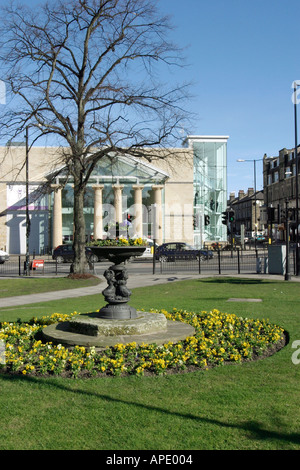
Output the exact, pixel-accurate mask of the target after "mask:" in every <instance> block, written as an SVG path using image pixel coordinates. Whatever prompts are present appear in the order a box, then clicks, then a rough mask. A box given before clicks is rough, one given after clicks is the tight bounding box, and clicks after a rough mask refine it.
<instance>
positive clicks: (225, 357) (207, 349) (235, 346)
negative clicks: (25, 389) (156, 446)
mask: <svg viewBox="0 0 300 470" xmlns="http://www.w3.org/2000/svg"><path fill="white" fill-rule="evenodd" d="M153 313H163V314H164V315H165V316H166V317H167V319H168V320H173V321H183V322H187V323H189V324H191V325H193V326H194V328H195V330H196V334H195V335H194V336H191V337H188V338H186V339H185V340H184V341H180V342H178V343H172V342H169V343H166V344H164V345H162V346H157V345H155V344H149V345H147V344H144V345H141V346H138V345H137V344H136V343H129V344H116V345H115V346H114V347H111V348H108V349H106V350H105V351H102V352H96V350H95V348H84V347H80V346H75V347H74V348H73V349H68V348H65V347H64V346H62V345H54V344H52V343H43V342H42V341H41V340H40V339H39V338H40V336H41V335H40V333H41V330H42V329H43V328H44V327H45V326H47V325H49V324H51V323H56V322H58V321H68V320H70V318H71V317H72V316H74V315H78V312H74V313H72V314H70V315H60V314H53V315H51V316H49V317H42V318H41V319H40V320H37V319H36V318H34V319H32V320H31V321H30V322H28V323H26V324H22V323H7V322H4V323H2V324H0V340H2V341H4V343H5V345H6V351H5V352H6V360H5V364H2V366H1V364H0V371H1V370H2V371H3V372H6V373H19V374H23V375H45V374H53V375H65V376H72V377H78V376H89V377H93V376H98V375H103V376H107V375H111V376H116V375H128V374H134V375H138V376H142V375H144V374H163V373H167V372H173V373H174V372H179V371H182V370H195V369H203V370H204V369H208V368H209V367H213V366H218V365H222V364H225V363H240V362H242V361H245V360H253V359H254V358H256V357H257V356H263V355H265V354H267V353H268V352H269V351H270V350H273V351H274V350H275V349H276V347H277V348H279V347H282V344H283V341H284V330H283V329H282V328H280V327H278V326H276V325H272V324H270V323H269V322H268V321H266V320H253V319H248V318H241V317H238V316H236V315H231V314H226V313H221V312H219V311H218V310H213V311H211V312H200V313H194V312H186V311H183V310H177V309H176V308H174V309H173V311H172V312H167V311H165V310H160V311H158V310H155V311H153ZM274 348H275V349H274Z"/></svg>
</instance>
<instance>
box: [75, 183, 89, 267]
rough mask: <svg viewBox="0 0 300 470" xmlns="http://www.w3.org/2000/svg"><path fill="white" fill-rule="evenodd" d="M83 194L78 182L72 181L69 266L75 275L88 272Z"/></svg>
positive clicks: (82, 188) (83, 189) (82, 187)
mask: <svg viewBox="0 0 300 470" xmlns="http://www.w3.org/2000/svg"><path fill="white" fill-rule="evenodd" d="M84 193H85V187H84V186H83V185H81V184H80V182H79V181H74V215H73V220H74V241H73V248H74V252H75V258H74V261H73V264H72V266H71V272H73V273H76V274H83V273H85V272H87V271H88V263H87V259H86V255H85V245H86V239H85V219H84V211H83V209H84Z"/></svg>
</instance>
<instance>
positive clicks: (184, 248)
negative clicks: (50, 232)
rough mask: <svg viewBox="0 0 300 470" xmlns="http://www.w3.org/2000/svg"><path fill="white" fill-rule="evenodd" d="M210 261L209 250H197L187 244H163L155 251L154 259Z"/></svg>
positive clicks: (210, 253)
mask: <svg viewBox="0 0 300 470" xmlns="http://www.w3.org/2000/svg"><path fill="white" fill-rule="evenodd" d="M199 256H200V259H211V258H213V256H214V255H213V252H212V251H211V250H197V248H194V247H193V246H191V245H188V244H187V243H163V244H162V245H160V246H159V247H158V248H157V249H156V254H155V258H156V259H157V260H159V261H163V262H164V261H175V259H178V260H188V259H189V260H191V259H199Z"/></svg>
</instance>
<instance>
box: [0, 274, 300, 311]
mask: <svg viewBox="0 0 300 470" xmlns="http://www.w3.org/2000/svg"><path fill="white" fill-rule="evenodd" d="M207 277H221V278H224V277H236V278H248V279H261V280H262V279H269V280H274V281H275V280H279V281H283V280H284V276H282V275H276V274H271V275H268V274H230V273H228V274H227V275H224V274H221V275H219V276H216V275H212V274H210V275H209V274H206V275H205V274H203V275H201V274H190V273H188V274H175V275H170V274H159V275H155V274H142V275H141V274H130V276H129V279H128V287H129V289H135V288H137V287H147V286H155V285H157V284H169V283H171V282H176V281H184V280H191V279H204V278H207ZM99 278H100V279H102V278H103V276H99ZM103 281H104V280H103ZM0 282H1V281H0ZM287 282H300V279H299V277H295V276H292V277H291V281H287ZM105 285H106V284H105V283H104V284H98V285H97V286H91V287H84V288H80V287H79V288H77V289H68V290H62V291H56V292H43V293H40V294H30V295H20V296H16V297H5V298H1V299H0V308H3V307H14V306H18V305H28V304H34V303H41V302H48V301H53V300H54V299H55V300H60V299H68V298H71V299H74V298H77V297H83V296H87V295H97V294H99V295H102V294H101V292H102V290H103V288H104V286H105Z"/></svg>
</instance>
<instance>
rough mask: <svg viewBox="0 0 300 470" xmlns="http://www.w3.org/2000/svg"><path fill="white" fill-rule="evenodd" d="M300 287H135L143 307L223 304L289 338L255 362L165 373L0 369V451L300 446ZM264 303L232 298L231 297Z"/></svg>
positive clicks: (78, 302) (88, 303)
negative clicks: (298, 348)
mask: <svg viewBox="0 0 300 470" xmlns="http://www.w3.org/2000/svg"><path fill="white" fill-rule="evenodd" d="M299 292H300V284H299V283H297V282H280V281H274V282H272V281H260V280H248V279H237V278H234V279H233V278H232V279H231V278H209V279H201V280H193V281H183V282H173V283H169V284H165V285H157V286H153V287H150V288H139V289H134V290H133V295H132V300H131V302H130V303H131V305H132V306H135V307H138V308H145V309H149V308H158V309H160V308H166V309H172V308H173V307H177V308H185V309H186V310H193V311H202V310H211V309H213V308H216V309H219V310H220V311H222V312H228V313H234V314H236V315H239V316H242V317H248V318H250V317H251V318H260V319H263V318H266V319H268V320H269V321H270V322H272V323H276V324H278V325H280V326H282V327H283V328H285V329H286V330H287V332H288V334H289V344H288V345H287V346H286V347H285V348H284V349H282V350H281V351H280V352H278V353H276V354H275V355H273V356H271V357H269V358H267V359H262V360H259V361H255V362H249V363H244V364H237V365H230V366H223V367H219V368H215V369H211V370H208V371H199V372H193V373H182V374H178V375H166V376H157V377H144V378H137V377H126V378H120V377H115V378H104V379H98V378H97V379H88V380H82V379H63V378H55V377H53V378H36V377H35V378H33V377H32V378H30V377H20V376H5V375H2V376H0V449H98V450H101V449H106V450H124V449H125V450H132V449H136V450H171V449H173V450H193V449H200V450H204V449H206V450H209V449H220V450H221V449H241V450H246V449H251V450H256V449H264V450H268V449H272V450H273V449H274V450H275V449H286V450H292V449H295V450H299V449H300V413H299V399H300V391H299V377H300V364H299V365H294V364H293V362H292V354H293V353H294V352H295V350H294V349H292V344H293V341H295V340H300V302H299ZM232 297H234V298H257V299H262V302H259V303H256V302H253V303H252V302H251V303H249V302H228V299H229V298H232ZM102 305H104V299H103V298H102V296H101V294H100V295H97V296H90V297H84V298H79V299H67V300H65V301H56V302H55V301H53V302H47V303H45V304H39V305H37V304H34V305H32V306H24V307H22V308H21V309H20V308H15V307H14V308H10V309H6V308H1V309H0V320H1V321H3V320H10V321H14V319H16V318H22V319H23V320H28V319H29V318H31V317H32V316H33V315H34V316H37V317H38V316H42V315H45V314H50V313H54V312H60V313H70V312H73V311H75V310H76V311H78V312H81V313H84V312H89V311H93V310H95V309H96V308H100V307H101V306H102Z"/></svg>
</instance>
